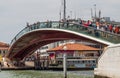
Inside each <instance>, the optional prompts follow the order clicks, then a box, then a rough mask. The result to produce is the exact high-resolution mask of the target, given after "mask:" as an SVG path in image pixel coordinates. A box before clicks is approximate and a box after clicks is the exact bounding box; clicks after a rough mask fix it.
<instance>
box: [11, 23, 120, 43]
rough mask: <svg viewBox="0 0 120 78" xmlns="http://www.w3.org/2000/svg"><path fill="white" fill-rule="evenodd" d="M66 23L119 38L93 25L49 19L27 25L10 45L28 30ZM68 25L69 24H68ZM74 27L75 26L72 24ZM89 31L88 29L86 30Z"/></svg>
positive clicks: (61, 27)
mask: <svg viewBox="0 0 120 78" xmlns="http://www.w3.org/2000/svg"><path fill="white" fill-rule="evenodd" d="M55 23H57V24H58V25H57V26H55V27H54V25H53V24H55ZM42 24H45V25H43V27H42ZM67 24H69V25H70V24H73V25H76V26H77V27H76V28H78V29H80V28H81V27H82V28H87V30H86V31H88V30H89V29H91V30H92V31H94V32H100V33H104V34H107V35H108V34H109V35H111V36H116V37H118V38H120V35H119V34H115V33H111V32H108V31H102V30H97V29H95V28H94V27H90V26H87V27H85V26H84V25H82V24H79V23H73V22H60V21H49V22H39V23H37V24H33V25H30V26H27V27H25V28H24V29H23V30H21V31H20V32H19V33H18V34H17V35H16V36H15V37H14V38H13V39H12V41H11V43H10V45H12V44H13V43H14V42H15V41H16V40H17V39H19V38H20V37H21V36H22V35H24V34H25V33H27V32H29V31H32V30H35V29H40V28H59V29H67ZM68 27H70V26H68ZM73 27H75V26H73ZM69 30H70V29H69ZM88 32H89V31H88Z"/></svg>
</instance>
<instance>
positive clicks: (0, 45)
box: [0, 42, 9, 47]
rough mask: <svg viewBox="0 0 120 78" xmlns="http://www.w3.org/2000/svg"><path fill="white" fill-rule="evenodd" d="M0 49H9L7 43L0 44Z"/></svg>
mask: <svg viewBox="0 0 120 78" xmlns="http://www.w3.org/2000/svg"><path fill="white" fill-rule="evenodd" d="M0 47H9V45H8V44H7V43H3V42H0Z"/></svg>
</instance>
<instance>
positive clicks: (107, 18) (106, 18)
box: [103, 17, 111, 22]
mask: <svg viewBox="0 0 120 78" xmlns="http://www.w3.org/2000/svg"><path fill="white" fill-rule="evenodd" d="M103 19H104V20H105V21H106V22H110V21H111V20H110V17H103Z"/></svg>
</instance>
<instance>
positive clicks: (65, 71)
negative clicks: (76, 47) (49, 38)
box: [63, 46, 67, 78]
mask: <svg viewBox="0 0 120 78" xmlns="http://www.w3.org/2000/svg"><path fill="white" fill-rule="evenodd" d="M63 50H64V53H63V70H64V78H67V55H66V52H65V51H66V50H67V46H64V47H63Z"/></svg>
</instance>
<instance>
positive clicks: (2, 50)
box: [0, 42, 9, 56]
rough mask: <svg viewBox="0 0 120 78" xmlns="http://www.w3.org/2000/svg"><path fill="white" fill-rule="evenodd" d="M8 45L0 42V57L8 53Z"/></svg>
mask: <svg viewBox="0 0 120 78" xmlns="http://www.w3.org/2000/svg"><path fill="white" fill-rule="evenodd" d="M8 48H9V45H8V44H7V43H3V42H0V55H1V56H4V55H5V54H6V53H7V52H8Z"/></svg>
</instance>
